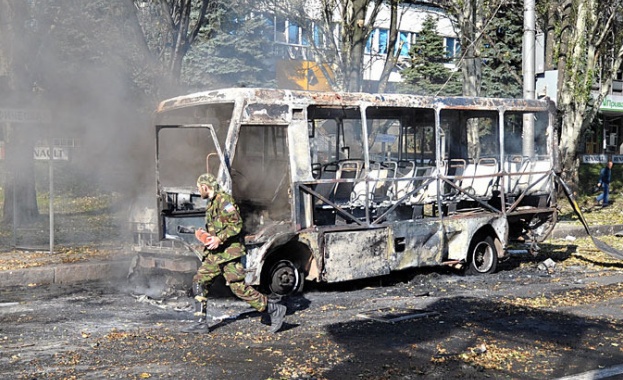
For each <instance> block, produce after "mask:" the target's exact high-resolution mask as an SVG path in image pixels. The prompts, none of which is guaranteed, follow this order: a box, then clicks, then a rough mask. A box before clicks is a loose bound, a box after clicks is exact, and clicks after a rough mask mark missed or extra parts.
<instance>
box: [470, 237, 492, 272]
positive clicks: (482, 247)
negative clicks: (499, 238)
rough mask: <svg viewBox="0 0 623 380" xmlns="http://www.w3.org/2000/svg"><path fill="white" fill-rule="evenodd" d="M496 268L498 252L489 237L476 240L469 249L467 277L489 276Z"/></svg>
mask: <svg viewBox="0 0 623 380" xmlns="http://www.w3.org/2000/svg"><path fill="white" fill-rule="evenodd" d="M497 266H498V251H497V249H496V248H495V243H494V241H493V238H492V237H491V236H486V237H484V238H476V239H474V240H473V241H472V244H471V245H470V249H469V263H468V267H467V269H466V274H468V275H479V274H489V273H493V272H495V270H496V269H497Z"/></svg>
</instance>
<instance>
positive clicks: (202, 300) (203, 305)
mask: <svg viewBox="0 0 623 380" xmlns="http://www.w3.org/2000/svg"><path fill="white" fill-rule="evenodd" d="M193 295H194V296H195V313H194V315H195V317H199V320H198V321H197V322H199V323H205V322H206V314H207V309H208V304H207V302H208V299H207V298H206V291H205V288H204V286H203V284H202V283H200V282H195V283H193Z"/></svg>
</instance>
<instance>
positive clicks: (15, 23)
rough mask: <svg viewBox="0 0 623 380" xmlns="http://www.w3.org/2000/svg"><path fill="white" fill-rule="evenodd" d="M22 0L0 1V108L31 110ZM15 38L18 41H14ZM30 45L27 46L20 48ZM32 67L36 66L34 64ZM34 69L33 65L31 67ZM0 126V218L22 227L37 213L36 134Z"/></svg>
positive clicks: (30, 38)
mask: <svg viewBox="0 0 623 380" xmlns="http://www.w3.org/2000/svg"><path fill="white" fill-rule="evenodd" d="M27 5H28V4H27V3H26V2H13V1H8V0H5V1H2V2H0V15H2V16H0V21H1V22H0V41H1V42H0V56H2V57H3V61H2V66H1V67H0V70H2V69H4V70H6V75H5V73H2V72H0V74H2V76H3V77H6V80H5V82H6V90H8V91H7V93H6V94H5V96H4V98H3V99H2V101H3V102H2V103H0V108H20V109H24V108H26V109H29V108H30V109H32V108H33V107H34V104H33V103H32V101H33V98H34V96H33V93H32V88H33V87H34V86H35V84H34V83H35V79H34V74H33V72H32V71H31V69H29V67H30V63H32V62H33V61H34V59H33V57H32V54H35V53H36V52H37V50H38V49H32V46H37V45H34V43H35V40H36V38H35V36H34V33H33V31H29V30H26V29H25V28H26V26H27V25H29V23H28V22H27V21H29V20H31V18H32V15H31V14H30V13H29V9H28V7H27ZM18 41H19V43H18ZM24 47H30V48H24ZM35 66H36V65H35ZM34 69H36V67H35V68H34ZM0 126H1V127H2V128H3V129H4V131H3V132H4V133H3V136H4V142H5V149H6V150H5V171H6V173H5V180H4V190H5V191H4V215H3V221H5V222H13V223H15V225H18V226H24V225H27V224H29V223H31V222H32V221H34V219H36V217H37V216H38V215H39V210H38V207H37V197H36V190H35V177H34V159H33V148H34V143H35V139H36V138H37V136H39V135H40V134H39V133H37V130H36V129H35V128H36V127H37V126H36V125H33V124H26V123H24V124H21V123H20V124H13V125H9V124H8V123H5V124H1V125H0Z"/></svg>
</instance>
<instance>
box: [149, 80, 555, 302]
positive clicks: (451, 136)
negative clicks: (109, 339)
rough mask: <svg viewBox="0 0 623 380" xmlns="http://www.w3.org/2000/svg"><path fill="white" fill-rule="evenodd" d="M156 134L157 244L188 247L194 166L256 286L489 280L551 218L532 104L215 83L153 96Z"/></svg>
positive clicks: (544, 111) (548, 120) (195, 214)
mask: <svg viewBox="0 0 623 380" xmlns="http://www.w3.org/2000/svg"><path fill="white" fill-rule="evenodd" d="M526 115H529V117H530V118H532V119H533V120H534V134H533V135H534V137H535V138H534V141H530V144H528V146H529V147H533V149H532V150H531V151H529V152H528V153H527V154H526V152H525V146H526V145H525V142H522V136H523V130H522V128H523V127H522V125H523V119H524V117H525V116H526ZM155 127H156V143H157V144H156V145H157V148H156V159H157V165H156V166H157V190H158V192H157V194H156V196H157V199H158V202H157V215H158V218H157V225H158V237H159V239H164V240H167V239H168V240H177V241H184V242H185V243H188V244H196V242H195V241H194V234H193V233H192V230H193V228H194V227H200V226H202V224H203V215H204V210H205V201H203V200H202V199H201V198H200V196H199V194H198V193H197V189H196V187H195V181H196V178H197V176H198V175H199V174H201V173H202V172H205V171H206V170H207V171H208V172H211V173H213V174H215V175H216V176H217V178H218V180H219V183H220V184H221V186H222V187H223V188H224V189H225V190H226V191H228V192H231V193H232V194H233V196H234V198H235V199H236V201H237V202H238V204H239V206H240V208H241V211H242V213H243V218H244V221H245V226H244V228H245V231H244V232H245V244H246V247H247V251H248V254H247V256H246V264H245V265H246V268H247V277H246V281H247V282H248V283H249V284H252V285H257V286H260V287H262V289H263V290H264V291H266V292H274V293H278V294H289V293H292V292H296V291H299V290H300V289H301V287H302V285H303V283H304V281H305V280H308V281H318V282H341V281H348V280H354V279H360V278H366V277H373V276H380V275H386V274H389V273H390V272H392V271H396V270H401V269H406V268H412V267H421V266H437V265H453V266H458V267H462V268H463V269H465V270H466V271H467V272H470V273H475V274H481V273H482V274H484V273H491V272H493V271H495V270H496V266H497V263H498V260H499V259H500V258H503V257H504V256H505V254H506V248H507V247H508V245H509V244H511V243H513V242H522V243H526V244H534V243H537V242H539V241H541V240H543V239H544V238H545V237H546V236H547V235H548V233H549V232H550V231H551V229H552V228H553V226H554V224H555V223H556V216H557V210H556V206H557V204H556V189H555V186H554V175H555V173H556V172H557V167H556V166H557V162H558V161H557V159H556V158H557V155H558V147H557V141H556V140H557V139H556V135H555V130H554V108H553V105H552V103H551V102H549V101H547V100H524V99H485V98H456V97H448V98H444V97H422V96H412V95H400V94H383V95H375V94H363V93H333V92H331V93H329V92H327V93H323V92H303V91H287V90H272V89H246V88H245V89H223V90H218V91H208V92H202V93H195V94H191V95H187V96H182V97H177V98H173V99H169V100H166V101H163V102H162V103H161V104H160V105H159V108H158V110H157V112H156V125H155ZM469 131H472V133H473V135H474V136H476V137H477V138H478V139H479V141H477V142H476V144H470V145H468V142H467V141H468V138H467V134H468V132H469ZM474 132H475V133H474ZM529 135H532V134H529ZM143 236H147V235H146V234H145V231H143ZM154 240H156V239H154ZM139 241H140V244H141V245H142V247H139V249H140V250H149V246H150V244H151V243H146V240H145V239H144V238H143V239H139ZM152 243H153V241H152ZM153 247H154V246H152V248H153ZM171 247H172V248H175V247H181V246H180V245H176V244H173V245H171ZM154 260H156V259H154ZM156 261H157V260H156Z"/></svg>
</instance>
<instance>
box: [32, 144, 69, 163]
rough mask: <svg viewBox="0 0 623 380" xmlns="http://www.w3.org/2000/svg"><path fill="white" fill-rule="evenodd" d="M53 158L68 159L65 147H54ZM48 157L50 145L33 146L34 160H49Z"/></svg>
mask: <svg viewBox="0 0 623 380" xmlns="http://www.w3.org/2000/svg"><path fill="white" fill-rule="evenodd" d="M53 152H54V157H53V158H52V159H53V160H55V161H56V160H61V161H68V160H69V154H68V152H67V150H66V149H63V148H60V147H54V149H53ZM49 159H50V147H49V146H36V147H35V160H49Z"/></svg>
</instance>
